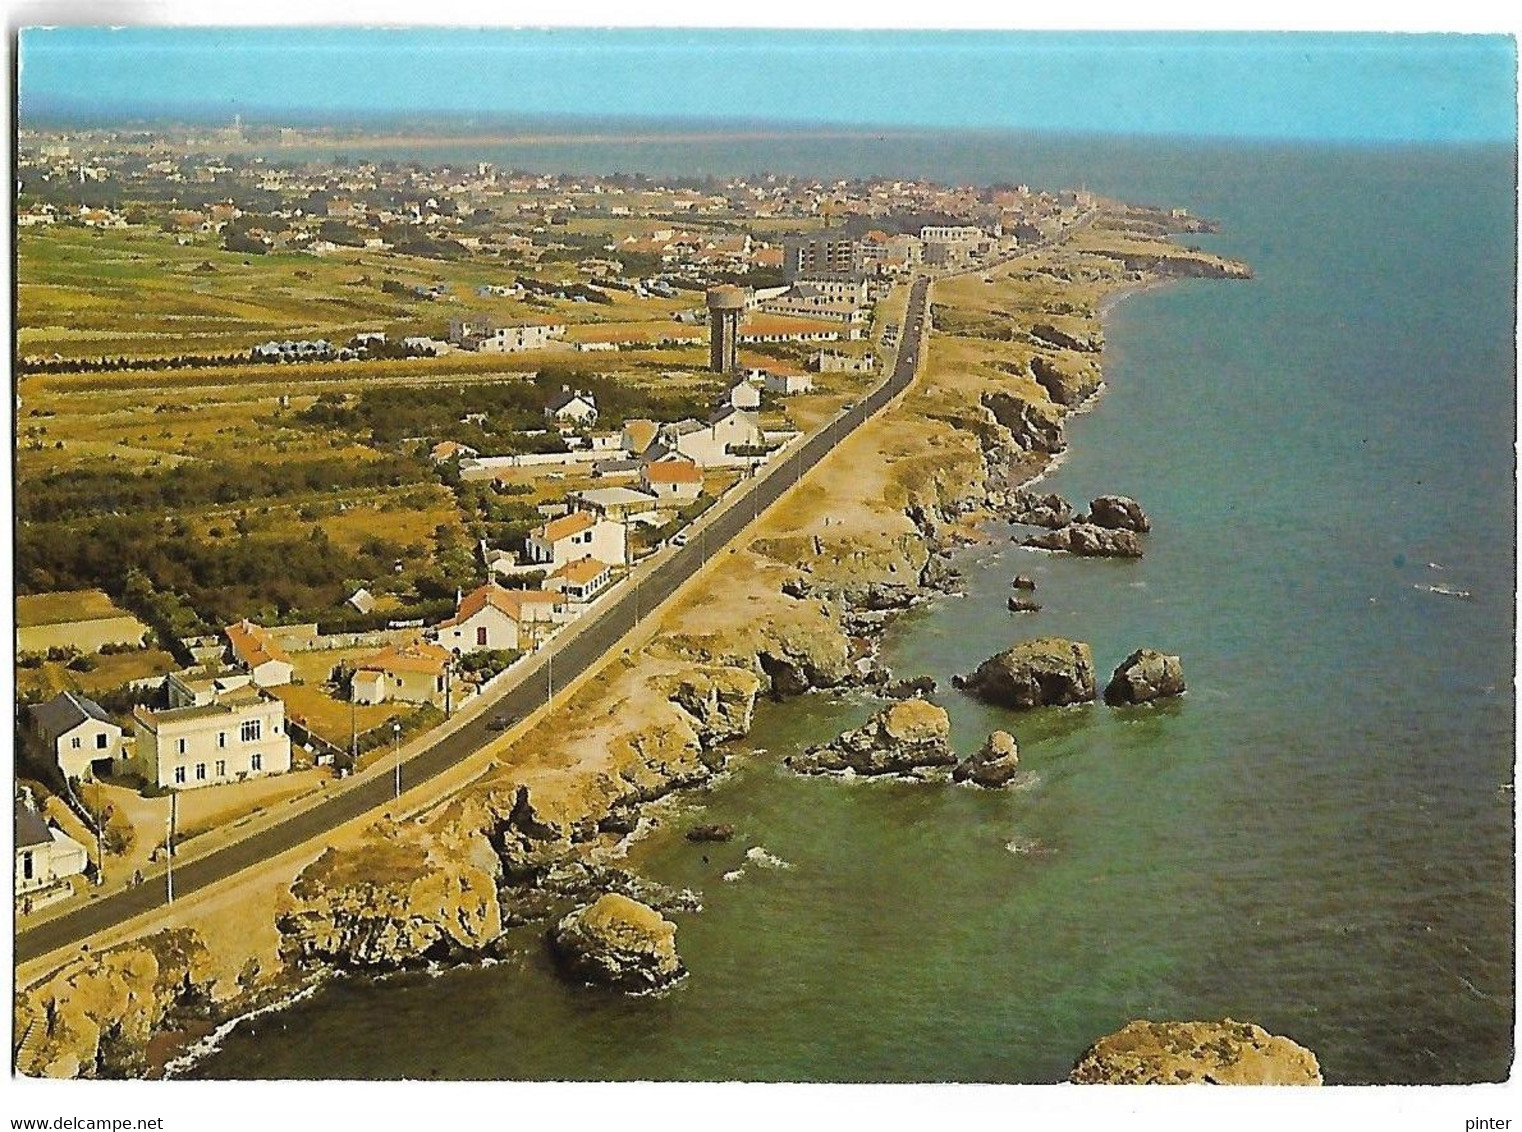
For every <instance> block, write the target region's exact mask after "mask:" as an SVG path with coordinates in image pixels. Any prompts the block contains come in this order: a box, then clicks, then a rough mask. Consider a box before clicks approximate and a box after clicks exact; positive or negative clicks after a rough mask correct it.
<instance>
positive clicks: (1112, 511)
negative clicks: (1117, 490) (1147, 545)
mask: <svg viewBox="0 0 1522 1132" xmlns="http://www.w3.org/2000/svg"><path fill="white" fill-rule="evenodd" d="M1089 522H1091V523H1093V524H1094V525H1095V526H1096V527H1108V528H1109V529H1110V530H1113V531H1137V532H1139V533H1141V534H1146V533H1147V532H1148V531H1150V530H1151V529H1152V520H1151V519H1149V518H1148V517H1147V513H1146V512H1145V511H1143V510H1142V508H1141V504H1140V503H1138V502H1136V500H1134V499H1132V498H1131V497H1130V496H1128V495H1101V496H1100V497H1099V498H1098V499H1095V500H1093V501H1092V502H1091V503H1090V504H1089Z"/></svg>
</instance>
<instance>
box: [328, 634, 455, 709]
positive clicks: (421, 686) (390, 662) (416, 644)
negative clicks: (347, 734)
mask: <svg viewBox="0 0 1522 1132" xmlns="http://www.w3.org/2000/svg"><path fill="white" fill-rule="evenodd" d="M449 659H450V652H449V650H448V649H446V648H444V647H443V646H441V645H436V644H432V643H430V642H428V641H422V640H416V641H411V642H409V643H408V644H404V645H388V646H387V647H386V648H383V649H381V651H380V652H378V653H376V654H375V655H374V656H371V657H366V658H365V659H364V660H362V661H360V662H359V663H358V664H357V665H356V666H355V668H354V676H353V678H352V682H351V684H350V692H349V697H350V699H352V700H353V701H354V702H355V703H357V704H383V703H386V702H387V701H389V700H401V701H403V702H404V703H409V704H432V705H433V706H434V707H440V708H441V707H444V706H445V705H446V699H447V697H448V695H449V691H450V687H449V684H450V678H449Z"/></svg>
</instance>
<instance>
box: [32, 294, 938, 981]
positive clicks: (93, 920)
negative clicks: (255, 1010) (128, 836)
mask: <svg viewBox="0 0 1522 1132" xmlns="http://www.w3.org/2000/svg"><path fill="white" fill-rule="evenodd" d="M929 290H930V280H929V278H928V277H926V276H920V277H918V278H917V279H916V280H915V281H914V283H913V285H912V286H911V287H910V291H909V302H908V304H907V305H906V307H905V308H904V329H903V334H902V337H901V338H900V344H899V349H898V354H897V356H896V358H895V360H894V364H893V369H892V371H891V372H890V373H889V374H888V376H887V377H886V378H885V379H884V380H883V381H882V382H881V383H879V384H878V385H877V387H876V388H874V389H873V390H872V392H871V393H869V394H867V395H866V396H865V397H863V398H862V399H861V400H860V401H857V402H856V403H854V404H852V405H850V406H849V407H847V408H845V409H843V410H842V411H841V412H840V413H839V414H838V415H837V416H836V417H835V418H834V419H833V420H832V421H831V422H830V423H829V424H827V425H826V426H825V427H824V428H822V429H820V430H819V431H817V432H815V433H814V435H813V436H811V437H809V438H808V439H807V440H806V441H805V442H804V443H803V444H802V445H801V446H799V447H798V448H796V449H794V450H793V451H792V452H791V453H789V454H788V455H787V456H786V457H784V458H783V459H782V460H781V461H780V463H778V464H777V465H776V466H775V467H774V468H772V469H769V470H768V472H767V474H766V475H765V476H763V477H759V478H758V479H757V480H756V481H755V482H753V483H752V484H751V485H750V487H749V489H748V491H747V493H746V495H745V497H743V498H744V499H749V500H751V505H750V506H749V507H747V506H744V505H743V499H742V501H739V502H737V504H736V505H734V506H730V507H727V508H725V509H724V510H722V511H719V512H717V513H715V512H710V513H709V514H707V515H704V516H700V517H699V518H698V520H697V521H696V522H695V523H694V524H693V525H692V526H691V527H689V528H688V538H687V543H686V545H685V546H682V547H680V548H679V549H677V550H676V552H675V553H674V554H672V555H670V556H669V557H668V558H667V559H666V560H665V561H664V562H662V563H661V564H660V565H659V566H657V567H656V568H655V569H654V570H653V571H651V572H650V573H649V574H648V575H644V576H639V577H637V578H631V579H629V580H626V581H625V582H624V583H622V584H621V585H620V586H619V590H622V591H625V592H623V593H621V594H619V596H618V597H617V600H615V601H611V602H610V603H609V604H607V605H606V606H604V607H603V608H602V609H601V610H598V611H595V612H590V613H589V614H588V618H589V620H588V621H587V622H585V623H584V625H583V627H581V628H580V630H579V631H578V632H577V633H576V634H575V635H574V636H570V637H569V639H568V640H565V641H563V642H562V643H560V644H559V645H557V644H556V642H555V640H554V639H551V640H550V641H549V642H548V643H547V644H546V646H545V648H544V650H543V652H544V658H543V660H542V661H541V662H540V664H539V665H538V667H537V668H535V669H534V670H532V671H530V672H528V673H525V674H524V676H523V678H522V679H521V680H520V681H519V682H518V683H516V684H514V685H512V686H511V687H509V688H507V689H505V690H504V691H503V692H502V693H501V694H500V696H499V697H498V698H496V699H495V701H494V702H492V703H491V704H490V706H489V708H488V710H486V711H482V712H481V713H480V714H478V715H476V716H475V717H474V718H473V719H471V720H470V721H469V722H467V723H465V724H464V725H462V726H460V727H459V728H458V729H456V730H454V731H452V732H450V733H449V734H447V735H444V736H442V737H440V738H439V739H438V741H437V742H435V743H433V744H432V745H430V746H429V747H427V748H425V749H424V750H422V751H421V752H419V753H417V754H415V755H412V756H411V757H409V758H408V759H407V760H406V762H405V764H404V767H403V771H404V775H403V777H404V782H403V785H404V787H405V788H406V789H411V788H413V787H415V786H417V785H419V784H420V783H422V782H425V781H427V780H429V779H431V778H434V777H435V776H437V775H439V774H441V773H443V772H444V771H446V770H448V769H449V768H451V767H453V766H454V765H456V764H457V763H459V762H460V761H461V760H463V759H465V758H467V757H468V756H470V755H472V754H474V753H475V752H477V751H479V750H480V749H481V748H482V747H484V746H486V744H487V743H488V742H490V741H491V740H493V739H495V738H497V737H498V736H497V733H496V732H493V731H491V730H489V723H490V721H491V719H492V718H493V717H494V716H496V715H502V714H507V715H510V716H513V717H515V718H521V717H524V716H526V715H528V714H529V713H530V712H532V711H535V710H536V709H538V708H539V707H541V706H543V705H544V704H546V703H547V702H548V701H549V700H550V699H551V698H552V696H553V692H554V689H555V688H557V687H558V688H564V687H565V686H566V685H568V684H569V683H570V682H571V681H573V680H575V679H576V678H577V677H578V676H580V675H581V674H582V673H584V672H587V671H589V670H590V669H592V668H595V667H596V666H597V665H598V664H600V663H601V662H602V661H603V659H604V657H605V656H606V654H607V653H608V651H609V650H610V649H612V648H613V647H614V645H615V644H616V643H617V642H618V641H619V640H621V639H622V638H623V636H624V635H625V634H626V633H628V632H629V631H630V630H631V629H633V628H634V627H635V626H636V625H637V624H638V623H639V622H640V621H641V620H643V619H645V618H646V617H649V616H650V614H651V613H652V612H653V611H654V610H655V608H656V607H657V606H658V605H659V604H660V603H661V602H662V601H664V600H665V599H666V598H667V597H669V596H671V594H672V593H674V592H675V591H676V589H677V587H678V586H680V585H681V584H682V583H683V582H684V581H686V580H687V579H688V578H689V577H691V576H692V575H693V574H694V573H696V572H697V570H698V569H699V568H700V567H701V566H702V565H703V563H705V562H707V561H708V560H709V559H711V558H713V557H714V556H715V555H718V554H721V553H723V552H724V551H725V549H726V547H727V545H728V543H729V542H730V540H732V539H733V538H735V537H736V536H737V535H738V534H739V533H740V532H741V531H743V530H744V529H745V528H746V527H747V526H748V525H749V524H750V523H752V522H753V521H754V520H755V519H756V518H757V517H758V516H759V515H760V513H761V512H762V511H763V510H765V509H766V508H767V507H769V506H770V505H771V504H772V503H774V502H776V500H777V499H778V498H780V497H781V496H782V494H783V493H784V492H786V491H787V490H788V489H789V488H791V487H792V486H793V485H794V484H796V483H797V482H798V481H799V480H800V479H801V478H802V477H803V475H804V473H805V472H807V471H808V470H809V469H811V468H813V467H814V465H816V464H818V463H819V461H820V460H822V459H823V458H824V457H825V456H826V455H828V454H829V452H830V451H831V450H832V449H833V448H834V447H835V446H836V445H838V444H839V443H840V442H841V441H842V440H844V439H845V438H846V437H847V436H849V435H850V434H851V433H852V432H854V431H855V430H856V429H858V428H860V427H861V426H862V425H863V424H864V423H866V421H867V420H868V419H870V418H871V417H872V416H874V415H875V414H877V413H878V412H880V411H881V410H882V409H883V408H884V407H886V406H887V404H888V403H889V402H890V401H892V400H893V399H894V398H895V397H897V396H898V395H899V394H900V393H902V392H903V391H904V390H905V389H907V388H908V387H909V383H910V382H911V381H912V380H913V379H914V374H915V371H916V370H917V369H918V367H919V359H920V347H921V342H922V340H923V337H924V333H925V329H926V323H927V320H928V318H929V306H928V299H929ZM610 596H611V595H610ZM393 792H394V787H393V783H392V777H391V776H390V775H381V776H377V777H374V778H371V779H369V780H368V781H365V782H363V783H360V784H358V785H356V786H354V787H353V788H352V789H348V790H345V791H343V792H342V793H338V794H335V795H334V796H333V797H331V798H329V799H328V800H326V801H324V802H321V803H319V804H317V805H315V806H312V807H310V808H309V809H306V810H303V811H301V812H300V813H297V814H293V815H292V816H291V817H289V818H286V819H285V820H283V821H281V822H280V823H278V824H276V825H272V826H269V827H267V828H265V829H263V830H260V831H259V832H256V833H252V834H250V835H249V836H248V837H246V838H244V839H243V840H241V841H237V842H235V843H233V844H231V845H228V846H226V847H224V848H222V849H218V850H216V851H214V852H210V853H207V854H206V855H205V856H202V857H198V858H195V859H194V860H190V861H187V862H186V863H185V864H183V865H177V866H176V867H175V870H174V887H175V893H176V895H177V896H179V897H184V896H187V895H189V894H190V893H192V892H195V891H197V890H198V889H202V888H205V887H206V886H207V885H211V884H215V883H217V882H218V881H221V880H225V879H226V878H228V877H230V876H232V875H233V874H235V873H237V872H239V871H241V870H243V869H246V868H250V867H252V866H254V865H258V864H261V863H263V862H265V861H268V860H270V859H272V858H274V857H276V856H278V855H279V854H281V853H284V852H286V851H287V850H289V849H294V848H296V847H297V846H298V845H301V844H303V843H305V842H307V841H311V840H313V839H315V838H318V837H321V836H322V835H323V834H325V833H327V832H329V831H331V830H334V829H337V828H338V827H339V826H341V825H343V824H344V823H345V822H348V821H350V820H352V819H354V818H357V817H359V816H361V815H362V814H365V813H367V812H369V811H371V810H378V809H380V808H382V807H384V806H386V805H387V804H388V803H390V802H391V801H392V800H393V796H394V793H393ZM153 879H154V881H155V883H145V884H142V885H140V886H138V887H136V888H128V889H124V890H122V891H119V892H116V893H113V894H111V895H109V896H104V897H102V898H101V899H99V900H96V901H93V902H91V903H89V904H86V905H84V906H82V907H80V908H77V909H75V910H74V911H72V912H68V913H66V914H64V915H61V916H58V917H56V918H54V919H51V920H48V921H45V922H43V923H40V924H38V925H37V926H36V927H33V928H29V929H28V930H26V931H25V932H22V933H21V934H20V935H18V936H17V938H16V949H15V962H17V963H24V962H28V961H30V960H32V959H36V958H38V957H39V956H42V955H46V954H48V953H49V952H51V951H54V950H57V949H58V948H61V947H67V946H69V945H71V944H75V943H79V942H81V941H83V940H85V939H87V938H89V937H90V936H91V935H94V934H95V933H96V932H99V931H103V930H105V929H107V928H109V927H112V926H113V925H115V924H118V923H122V922H124V921H126V920H129V919H131V918H133V917H135V916H139V915H141V914H143V913H145V912H150V911H152V910H153V909H155V908H158V907H160V906H161V905H163V904H164V903H166V893H165V890H164V889H163V888H162V887H161V886H160V885H159V884H158V883H156V880H157V878H153Z"/></svg>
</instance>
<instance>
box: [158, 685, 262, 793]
mask: <svg viewBox="0 0 1522 1132" xmlns="http://www.w3.org/2000/svg"><path fill="white" fill-rule="evenodd" d="M132 717H133V720H134V722H135V723H136V725H137V726H136V731H137V750H136V752H135V753H134V759H135V761H136V764H137V771H138V773H139V774H140V775H142V777H143V780H144V781H145V782H147V783H148V784H149V785H150V786H157V787H161V788H162V787H167V788H169V789H172V790H189V789H193V788H195V787H198V786H214V785H217V784H219V783H224V782H240V781H242V780H243V779H245V778H258V777H261V776H263V775H268V774H284V773H285V772H286V771H288V770H290V769H291V739H290V736H289V735H287V734H286V731H285V704H283V703H282V702H281V701H280V700H279V699H277V698H276V697H275V696H273V695H271V694H270V693H269V692H266V691H265V690H264V689H263V688H255V687H247V688H239V689H236V690H234V691H231V692H228V693H226V694H225V695H221V696H218V697H217V698H216V699H215V700H214V701H213V702H211V703H209V704H205V705H202V706H199V707H182V708H170V709H168V710H167V711H150V710H148V709H147V708H142V707H140V708H136V709H135V710H134V711H133V713H132Z"/></svg>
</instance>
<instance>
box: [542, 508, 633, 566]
mask: <svg viewBox="0 0 1522 1132" xmlns="http://www.w3.org/2000/svg"><path fill="white" fill-rule="evenodd" d="M523 545H524V554H525V557H526V558H527V560H528V561H529V562H532V563H535V564H538V565H541V566H546V567H549V568H550V570H551V572H553V571H555V570H558V569H560V568H561V567H562V566H564V565H565V564H566V563H568V562H575V561H577V560H578V559H582V558H595V559H597V560H598V561H599V562H606V563H607V564H608V565H609V566H622V565H624V563H625V561H626V560H627V558H626V532H625V530H624V525H623V524H622V523H615V522H613V521H612V520H611V519H603V518H599V517H598V516H597V515H594V514H592V513H591V512H590V511H572V512H571V513H570V514H569V515H563V516H561V517H560V518H558V519H551V520H550V521H549V522H548V523H545V524H543V525H542V526H538V527H535V528H534V529H533V530H532V531H530V532H529V535H528V538H527V539H525V540H524V544H523Z"/></svg>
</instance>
